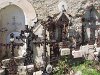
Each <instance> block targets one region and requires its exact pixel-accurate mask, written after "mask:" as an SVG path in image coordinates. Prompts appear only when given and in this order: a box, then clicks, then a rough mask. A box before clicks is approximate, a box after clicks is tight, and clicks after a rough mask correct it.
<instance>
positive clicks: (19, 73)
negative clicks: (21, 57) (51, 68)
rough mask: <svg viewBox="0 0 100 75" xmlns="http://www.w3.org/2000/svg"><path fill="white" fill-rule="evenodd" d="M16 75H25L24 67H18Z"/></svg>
mask: <svg viewBox="0 0 100 75" xmlns="http://www.w3.org/2000/svg"><path fill="white" fill-rule="evenodd" d="M18 75H26V66H18Z"/></svg>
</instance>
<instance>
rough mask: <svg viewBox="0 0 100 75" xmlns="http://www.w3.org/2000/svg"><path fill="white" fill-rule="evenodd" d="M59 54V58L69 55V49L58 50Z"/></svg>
mask: <svg viewBox="0 0 100 75" xmlns="http://www.w3.org/2000/svg"><path fill="white" fill-rule="evenodd" d="M60 54H61V56H64V55H69V54H70V49H69V48H60Z"/></svg>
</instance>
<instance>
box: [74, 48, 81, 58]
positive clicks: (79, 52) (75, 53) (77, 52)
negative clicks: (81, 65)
mask: <svg viewBox="0 0 100 75" xmlns="http://www.w3.org/2000/svg"><path fill="white" fill-rule="evenodd" d="M72 55H73V57H74V58H80V57H83V52H82V51H81V50H79V51H75V50H74V51H72Z"/></svg>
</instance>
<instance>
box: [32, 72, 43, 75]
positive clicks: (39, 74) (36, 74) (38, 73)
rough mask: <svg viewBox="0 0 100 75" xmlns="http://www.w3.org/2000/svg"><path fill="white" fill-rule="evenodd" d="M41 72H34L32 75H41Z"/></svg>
mask: <svg viewBox="0 0 100 75" xmlns="http://www.w3.org/2000/svg"><path fill="white" fill-rule="evenodd" d="M42 73H43V71H37V72H34V73H33V75H42Z"/></svg>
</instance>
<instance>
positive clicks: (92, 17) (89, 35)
mask: <svg viewBox="0 0 100 75" xmlns="http://www.w3.org/2000/svg"><path fill="white" fill-rule="evenodd" d="M99 18H100V17H99V15H98V12H97V10H96V9H95V7H94V6H93V5H90V6H89V8H88V9H87V10H86V12H85V14H84V15H83V18H82V26H84V31H85V32H84V33H83V34H84V35H85V38H84V40H85V41H86V42H87V43H88V44H90V45H93V44H94V43H95V34H96V33H95V30H96V22H97V21H98V19H99Z"/></svg>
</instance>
